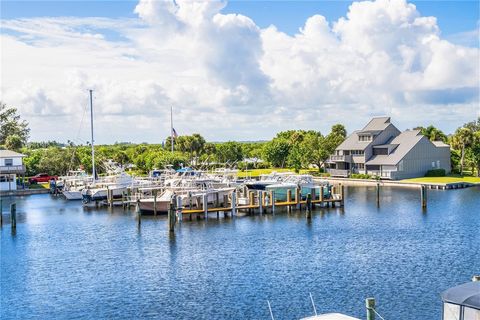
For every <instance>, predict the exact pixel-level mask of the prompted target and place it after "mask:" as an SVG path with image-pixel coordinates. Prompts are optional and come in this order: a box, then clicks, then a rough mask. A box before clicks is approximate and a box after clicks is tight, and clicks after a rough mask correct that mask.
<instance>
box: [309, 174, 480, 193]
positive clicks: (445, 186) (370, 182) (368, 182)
mask: <svg viewBox="0 0 480 320" xmlns="http://www.w3.org/2000/svg"><path fill="white" fill-rule="evenodd" d="M314 180H326V181H328V182H331V183H341V184H343V185H345V186H352V187H354V186H373V187H374V186H376V185H377V183H380V185H381V186H388V187H403V188H419V187H421V186H427V188H428V189H440V190H451V189H464V188H469V187H474V186H477V185H478V184H475V183H470V182H461V181H459V182H449V183H433V182H402V181H391V180H375V179H351V178H334V177H322V178H314Z"/></svg>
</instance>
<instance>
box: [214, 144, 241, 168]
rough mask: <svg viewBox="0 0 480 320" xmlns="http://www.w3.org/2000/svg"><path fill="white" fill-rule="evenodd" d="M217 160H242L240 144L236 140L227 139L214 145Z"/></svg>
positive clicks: (222, 161)
mask: <svg viewBox="0 0 480 320" xmlns="http://www.w3.org/2000/svg"><path fill="white" fill-rule="evenodd" d="M216 157H217V161H218V162H221V163H227V162H228V163H235V162H238V161H242V160H243V152H242V146H241V144H240V143H238V142H234V141H228V142H224V143H219V144H217V145H216Z"/></svg>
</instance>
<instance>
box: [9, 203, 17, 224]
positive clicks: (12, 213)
mask: <svg viewBox="0 0 480 320" xmlns="http://www.w3.org/2000/svg"><path fill="white" fill-rule="evenodd" d="M10 223H11V225H12V229H13V230H15V229H17V204H16V203H12V204H11V205H10Z"/></svg>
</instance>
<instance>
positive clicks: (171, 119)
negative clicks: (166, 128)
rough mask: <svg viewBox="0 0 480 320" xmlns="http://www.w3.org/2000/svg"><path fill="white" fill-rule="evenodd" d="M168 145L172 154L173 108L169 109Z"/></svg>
mask: <svg viewBox="0 0 480 320" xmlns="http://www.w3.org/2000/svg"><path fill="white" fill-rule="evenodd" d="M170 144H171V147H172V153H173V107H170Z"/></svg>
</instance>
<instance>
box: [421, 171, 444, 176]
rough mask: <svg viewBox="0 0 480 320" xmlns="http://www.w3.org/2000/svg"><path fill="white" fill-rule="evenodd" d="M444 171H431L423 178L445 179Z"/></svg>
mask: <svg viewBox="0 0 480 320" xmlns="http://www.w3.org/2000/svg"><path fill="white" fill-rule="evenodd" d="M445 175H446V173H445V169H432V170H428V171H427V173H425V177H445Z"/></svg>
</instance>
